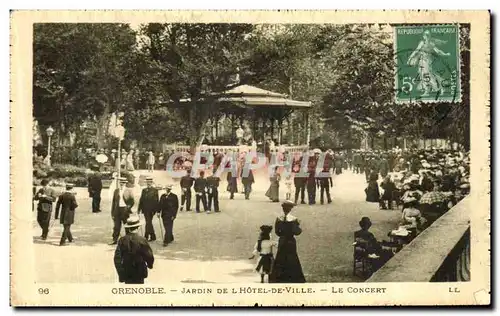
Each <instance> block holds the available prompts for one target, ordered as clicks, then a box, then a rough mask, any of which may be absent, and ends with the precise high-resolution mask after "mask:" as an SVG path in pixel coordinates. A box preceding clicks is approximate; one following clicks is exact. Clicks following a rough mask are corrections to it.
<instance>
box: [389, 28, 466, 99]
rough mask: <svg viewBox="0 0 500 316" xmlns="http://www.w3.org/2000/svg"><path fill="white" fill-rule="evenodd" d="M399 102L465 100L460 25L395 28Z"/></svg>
mask: <svg viewBox="0 0 500 316" xmlns="http://www.w3.org/2000/svg"><path fill="white" fill-rule="evenodd" d="M394 50H395V63H396V76H395V93H396V95H395V100H396V102H397V103H413V102H418V101H420V102H451V103H458V102H460V101H461V93H462V91H461V85H460V40H459V27H458V25H453V24H449V25H421V26H397V27H395V28H394Z"/></svg>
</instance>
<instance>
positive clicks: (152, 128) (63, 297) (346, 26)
mask: <svg viewBox="0 0 500 316" xmlns="http://www.w3.org/2000/svg"><path fill="white" fill-rule="evenodd" d="M10 44H11V48H10V51H11V98H10V99H11V108H10V109H11V139H12V142H11V152H10V154H11V157H12V159H11V209H10V218H11V226H10V227H11V248H10V258H11V271H10V272H11V305H13V306H216V307H217V306H254V305H258V306H393V305H398V306H399V305H405V306H407V305H412V306H424V305H425V306H436V305H489V304H491V296H490V289H491V285H490V282H491V281H490V277H491V275H490V251H489V249H490V234H489V232H490V222H489V218H490V169H489V165H490V161H489V159H490V158H489V157H490V155H489V153H490V148H489V138H490V129H489V123H490V117H489V113H490V111H489V107H490V14H489V12H487V11H421V10H420V11H396V10H395V11H362V10H360V11H12V12H11V43H10ZM30 183H31V186H28V184H30ZM69 293H72V294H69ZM75 293H78V294H76V295H75Z"/></svg>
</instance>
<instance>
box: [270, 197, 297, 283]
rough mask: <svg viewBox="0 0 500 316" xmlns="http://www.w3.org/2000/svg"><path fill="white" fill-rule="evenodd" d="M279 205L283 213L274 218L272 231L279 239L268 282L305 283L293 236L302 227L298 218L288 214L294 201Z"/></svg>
mask: <svg viewBox="0 0 500 316" xmlns="http://www.w3.org/2000/svg"><path fill="white" fill-rule="evenodd" d="M281 206H282V207H283V215H282V216H280V217H278V218H276V223H275V224H274V231H275V232H276V235H278V237H279V241H278V252H277V253H276V259H275V260H274V264H273V268H272V270H271V275H270V276H269V283H305V282H306V279H305V277H304V274H303V272H302V266H301V265H300V260H299V256H298V255H297V245H296V241H295V237H294V236H298V235H300V234H301V233H302V229H301V228H300V224H299V220H298V219H297V218H296V217H294V216H292V215H290V214H289V213H290V211H291V210H292V208H293V207H294V206H295V203H293V202H291V201H285V202H283V203H282V204H281Z"/></svg>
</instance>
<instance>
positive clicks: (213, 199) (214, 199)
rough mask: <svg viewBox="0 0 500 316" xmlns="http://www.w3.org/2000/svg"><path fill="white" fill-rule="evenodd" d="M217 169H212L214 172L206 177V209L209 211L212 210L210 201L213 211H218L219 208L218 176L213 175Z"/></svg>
mask: <svg viewBox="0 0 500 316" xmlns="http://www.w3.org/2000/svg"><path fill="white" fill-rule="evenodd" d="M216 171H217V170H214V174H212V175H211V176H210V177H208V178H207V186H208V203H207V204H208V211H209V212H210V211H211V210H212V203H213V205H214V212H220V210H219V183H220V178H219V177H217V176H216V175H215V172H216Z"/></svg>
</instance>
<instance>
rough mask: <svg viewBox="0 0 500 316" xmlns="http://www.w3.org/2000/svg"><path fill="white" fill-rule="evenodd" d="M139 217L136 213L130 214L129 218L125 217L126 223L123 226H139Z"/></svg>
mask: <svg viewBox="0 0 500 316" xmlns="http://www.w3.org/2000/svg"><path fill="white" fill-rule="evenodd" d="M141 225H142V223H141V219H140V217H139V216H138V215H135V214H134V215H130V216H129V218H128V219H127V223H126V224H125V225H123V227H125V228H132V227H139V226H141Z"/></svg>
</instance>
